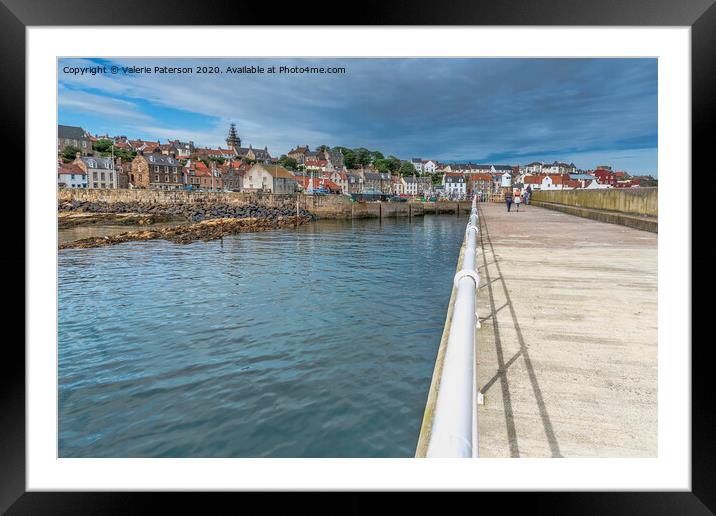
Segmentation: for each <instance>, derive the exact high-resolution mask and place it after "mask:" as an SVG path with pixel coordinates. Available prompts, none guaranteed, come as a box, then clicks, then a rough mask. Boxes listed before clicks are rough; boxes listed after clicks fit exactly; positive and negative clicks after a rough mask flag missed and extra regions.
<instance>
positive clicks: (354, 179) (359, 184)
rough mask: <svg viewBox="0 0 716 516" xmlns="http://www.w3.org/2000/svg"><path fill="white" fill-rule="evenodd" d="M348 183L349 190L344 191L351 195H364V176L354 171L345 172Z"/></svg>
mask: <svg viewBox="0 0 716 516" xmlns="http://www.w3.org/2000/svg"><path fill="white" fill-rule="evenodd" d="M345 174H346V179H347V181H348V190H344V192H347V193H349V194H358V193H363V176H361V175H360V174H359V173H357V172H355V171H353V172H351V171H347V172H345Z"/></svg>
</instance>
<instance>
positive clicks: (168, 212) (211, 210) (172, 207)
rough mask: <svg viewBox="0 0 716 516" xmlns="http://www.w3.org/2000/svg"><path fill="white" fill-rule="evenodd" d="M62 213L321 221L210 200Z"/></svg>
mask: <svg viewBox="0 0 716 516" xmlns="http://www.w3.org/2000/svg"><path fill="white" fill-rule="evenodd" d="M58 210H59V211H60V212H73V213H111V214H129V213H132V214H141V215H152V216H165V217H183V218H185V219H186V220H187V221H189V222H201V221H203V220H207V219H218V218H222V219H227V218H230V219H246V218H250V219H254V218H260V219H269V220H277V219H278V218H281V217H284V218H286V217H293V218H294V219H295V218H296V217H297V216H298V218H308V219H310V220H315V219H316V218H317V217H316V216H315V215H313V214H312V213H311V212H309V211H308V210H306V209H303V208H301V209H299V210H298V212H297V210H296V208H295V207H289V206H265V205H262V204H256V203H248V204H243V205H237V204H228V203H221V202H219V203H217V202H212V201H211V200H210V199H207V200H203V201H201V202H194V203H191V204H184V203H180V204H164V203H152V202H121V201H120V202H113V203H108V202H104V201H85V200H78V199H72V200H67V201H61V202H60V203H59V204H58Z"/></svg>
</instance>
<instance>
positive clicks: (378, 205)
mask: <svg viewBox="0 0 716 516" xmlns="http://www.w3.org/2000/svg"><path fill="white" fill-rule="evenodd" d="M58 201H59V202H66V201H86V202H102V203H107V204H110V205H111V204H113V203H139V204H156V205H162V206H171V205H192V204H201V205H206V204H207V203H211V202H215V203H223V204H228V205H245V204H258V205H261V206H267V207H275V208H285V207H296V206H298V207H299V208H302V209H306V210H308V211H310V212H311V213H313V214H315V215H318V217H320V218H322V219H351V218H354V219H361V218H387V217H420V216H423V215H426V214H448V213H452V214H458V215H463V214H465V215H467V214H469V213H470V202H468V201H463V202H455V201H440V202H421V201H417V202H415V201H410V202H353V201H352V200H351V199H350V198H349V197H348V196H345V195H303V194H300V193H299V194H271V193H257V192H192V191H187V190H177V191H168V190H128V189H75V188H61V189H59V190H58Z"/></svg>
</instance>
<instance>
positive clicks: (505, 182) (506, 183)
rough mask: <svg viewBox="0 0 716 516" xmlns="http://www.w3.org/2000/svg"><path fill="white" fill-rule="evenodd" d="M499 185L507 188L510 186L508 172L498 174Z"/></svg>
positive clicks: (510, 176)
mask: <svg viewBox="0 0 716 516" xmlns="http://www.w3.org/2000/svg"><path fill="white" fill-rule="evenodd" d="M500 186H501V187H503V188H509V187H510V186H512V174H511V173H510V172H504V173H503V174H502V175H501V176H500Z"/></svg>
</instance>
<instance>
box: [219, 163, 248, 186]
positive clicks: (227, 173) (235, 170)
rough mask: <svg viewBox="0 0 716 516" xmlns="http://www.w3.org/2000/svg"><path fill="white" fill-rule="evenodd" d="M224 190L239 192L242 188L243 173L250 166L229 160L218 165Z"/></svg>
mask: <svg viewBox="0 0 716 516" xmlns="http://www.w3.org/2000/svg"><path fill="white" fill-rule="evenodd" d="M218 168H219V171H220V172H221V176H222V185H223V188H224V190H228V191H230V192H241V191H242V190H243V188H244V173H245V172H246V171H247V170H248V169H249V168H250V167H249V166H248V165H246V164H245V163H235V162H232V161H229V162H228V163H224V164H223V165H219V167H218Z"/></svg>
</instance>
